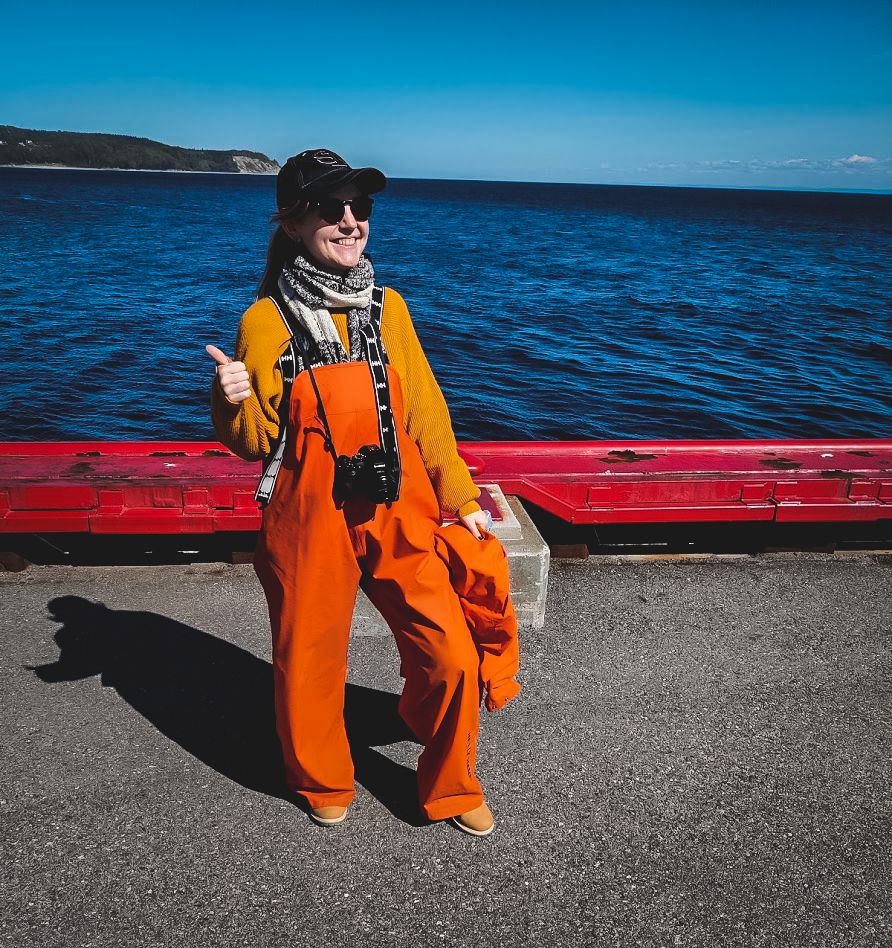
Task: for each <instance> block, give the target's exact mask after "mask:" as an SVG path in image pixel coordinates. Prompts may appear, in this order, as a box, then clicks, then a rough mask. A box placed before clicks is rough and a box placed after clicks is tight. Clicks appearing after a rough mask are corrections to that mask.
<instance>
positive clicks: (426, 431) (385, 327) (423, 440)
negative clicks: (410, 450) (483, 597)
mask: <svg viewBox="0 0 892 948" xmlns="http://www.w3.org/2000/svg"><path fill="white" fill-rule="evenodd" d="M332 318H333V319H334V324H335V327H336V328H337V330H338V335H339V336H340V337H341V342H342V343H343V345H344V349H345V350H346V351H347V352H349V351H350V342H349V339H348V336H347V314H346V313H332ZM381 336H382V338H383V340H384V345H385V347H386V348H387V355H388V357H389V358H390V363H391V365H392V366H393V368H394V369H395V370H396V372H397V374H398V375H399V377H400V381H401V383H402V387H403V393H404V401H405V425H406V431H407V433H408V435H409V437H410V438H411V439H412V440H413V441H414V442H415V443H416V444H417V445H418V449H419V451H420V453H421V458H422V461H423V462H424V466H425V468H426V469H427V473H428V475H429V476H430V479H431V483H432V484H433V486H434V491H435V493H436V495H437V499H438V500H439V502H440V508H441V510H442V511H443V512H444V513H447V514H455V515H456V516H459V517H462V516H464V515H465V514H469V513H472V512H473V511H475V510H479V509H480V504H479V503H478V502H477V498H478V497H479V496H480V489H479V488H478V487H477V486H476V485H475V484H474V482H473V480H472V479H471V474H470V472H469V471H468V467H467V465H466V464H465V462H464V461H462V459H461V457H459V454H458V449H457V447H456V444H455V434H454V433H453V431H452V420H451V418H450V417H449V409H448V408H447V407H446V401H445V399H444V398H443V393H442V392H441V391H440V386H439V385H438V384H437V380H436V379H435V378H434V373H433V372H432V371H431V367H430V365H429V363H428V361H427V357H426V356H425V354H424V350H423V349H422V348H421V343H420V342H419V341H418V336H417V335H416V333H415V327H414V326H413V325H412V319H411V317H410V316H409V310H408V308H407V307H406V303H405V301H404V300H403V298H402V297H401V296H400V295H399V293H397V292H395V291H394V290H391V289H388V290H387V293H386V295H385V297H384V312H383V314H382V317H381ZM289 338H290V337H289V335H288V330H287V329H286V328H285V324H284V323H283V322H282V318H281V316H280V315H279V312H278V310H277V309H276V307H275V304H274V303H272V302H271V301H270V300H269V299H267V298H264V299H261V300H258V301H257V302H256V303H255V304H254V305H253V306H251V307H250V308H249V309H248V310H247V311H246V312H245V315H244V316H243V317H242V321H241V324H240V325H239V329H238V335H237V337H236V341H235V354H234V359H235V360H236V361H237V362H244V363H245V367H246V369H247V370H248V376H249V379H250V382H251V393H252V394H251V397H250V398H247V399H245V401H243V402H239V403H238V404H237V405H233V404H232V403H231V402H229V401H228V400H227V398H226V396H225V395H224V394H223V390H222V389H221V388H220V386H219V385H218V384H216V381H215V382H214V384H213V385H212V386H211V414H212V417H213V421H214V428H215V429H216V432H217V437H219V439H220V441H221V442H222V443H223V444H225V445H226V447H228V448H229V449H230V450H231V451H232V452H233V453H234V454H237V455H238V456H239V457H241V458H245V459H246V460H248V461H257V460H261V459H263V458H265V457H266V456H267V454H269V451H270V445H271V444H272V443H273V442H274V441H275V439H276V437H277V435H278V432H279V414H278V406H279V402H280V400H281V398H282V375H281V373H280V372H279V368H278V365H277V362H278V358H279V356H280V355H281V354H282V353H283V352H284V351H285V349H286V348H287V346H288V340H289Z"/></svg>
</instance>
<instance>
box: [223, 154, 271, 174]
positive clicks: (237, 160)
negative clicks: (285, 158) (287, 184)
mask: <svg viewBox="0 0 892 948" xmlns="http://www.w3.org/2000/svg"><path fill="white" fill-rule="evenodd" d="M232 161H233V163H234V164H235V170H236V171H239V172H241V174H277V173H278V171H279V163H278V162H277V161H273V160H272V159H271V158H267V157H266V156H265V155H264V156H263V157H262V158H255V157H252V156H251V155H233V156H232Z"/></svg>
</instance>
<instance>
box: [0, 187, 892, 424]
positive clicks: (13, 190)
mask: <svg viewBox="0 0 892 948" xmlns="http://www.w3.org/2000/svg"><path fill="white" fill-rule="evenodd" d="M274 187H275V181H274V179H273V178H271V177H252V176H247V175H246V176H238V175H194V174H155V173H143V172H103V171H62V170H37V169H0V253H2V261H3V264H2V266H3V279H2V282H0V343H2V353H3V378H4V383H5V384H4V402H5V406H4V411H3V413H2V417H0V439H7V440H42V439H64V440H70V439H92V438H101V439H151V440H161V439H179V438H184V439H210V438H213V437H214V436H213V430H212V427H211V424H210V421H209V418H208V382H209V379H210V376H211V372H212V363H211V361H210V359H209V358H208V357H207V355H206V354H205V352H204V345H205V343H208V342H213V343H216V344H217V345H220V346H221V347H222V348H224V349H226V350H227V351H231V349H232V343H233V340H234V337H235V330H236V326H237V323H238V320H239V317H240V315H241V313H242V312H243V310H244V309H245V308H246V307H247V306H249V305H250V303H251V302H252V301H253V298H254V291H255V288H256V284H257V281H258V279H259V277H260V274H261V271H262V266H263V259H264V253H265V248H266V242H267V237H268V234H269V232H270V225H269V214H270V212H271V210H272V209H273V194H274ZM890 250H892V195H867V194H829V193H807V192H781V191H743V190H737V191H734V190H705V189H689V188H646V187H616V186H584V185H543V184H509V183H487V182H457V181H408V180H396V181H392V182H391V183H390V184H389V186H388V189H387V191H386V192H384V194H382V195H381V196H380V197H379V198H378V200H377V204H376V207H375V213H374V216H373V219H372V234H371V240H370V242H369V251H370V253H371V255H372V258H373V260H374V262H375V266H376V270H377V273H378V277H379V280H378V282H380V283H384V284H387V285H391V286H393V287H395V288H397V289H398V290H399V291H400V292H401V293H402V294H403V296H404V297H405V298H406V300H407V302H408V304H409V308H410V310H411V312H412V315H413V318H414V320H415V325H416V327H417V330H418V333H419V336H420V338H421V341H422V344H423V345H424V348H425V350H426V352H427V355H428V359H429V360H430V362H431V365H432V366H433V368H434V372H435V373H436V375H437V377H438V379H439V381H440V385H441V387H442V388H443V390H444V393H445V395H446V398H447V401H448V403H449V406H450V410H451V412H452V417H453V422H454V426H455V430H456V434H457V435H458V437H459V438H460V439H468V440H479V439H521V440H523V439H588V438H596V439H617V438H735V437H745V438H753V437H764V438H785V437H796V438H801V437H871V436H889V434H890V428H892V425H890V421H892V253H890Z"/></svg>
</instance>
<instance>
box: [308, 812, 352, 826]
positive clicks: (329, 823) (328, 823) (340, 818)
mask: <svg viewBox="0 0 892 948" xmlns="http://www.w3.org/2000/svg"><path fill="white" fill-rule="evenodd" d="M310 819H311V820H313V821H314V822H316V823H318V824H319V825H320V826H335V825H336V824H337V823H343V822H344V820H346V819H347V814H346V813H344V815H343V816H338V817H335V818H334V819H333V820H328V819H324V818H323V817H321V816H315V815H314V814H313V813H311V814H310Z"/></svg>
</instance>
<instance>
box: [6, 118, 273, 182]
mask: <svg viewBox="0 0 892 948" xmlns="http://www.w3.org/2000/svg"><path fill="white" fill-rule="evenodd" d="M0 165H60V166H65V165H67V166H70V167H74V168H124V169H128V170H133V171H138V170H145V171H229V172H239V173H241V174H275V173H276V172H277V171H278V170H279V165H278V163H277V162H275V161H273V160H272V159H271V158H269V157H267V156H266V155H264V154H262V153H261V152H257V151H241V150H240V151H219V150H211V149H202V148H179V147H177V146H176V145H165V144H164V143H163V142H156V141H152V140H151V139H150V138H135V137H133V136H131V135H106V134H104V133H100V132H96V133H94V132H43V131H37V130H35V129H30V128H16V127H15V126H13V125H0Z"/></svg>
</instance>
